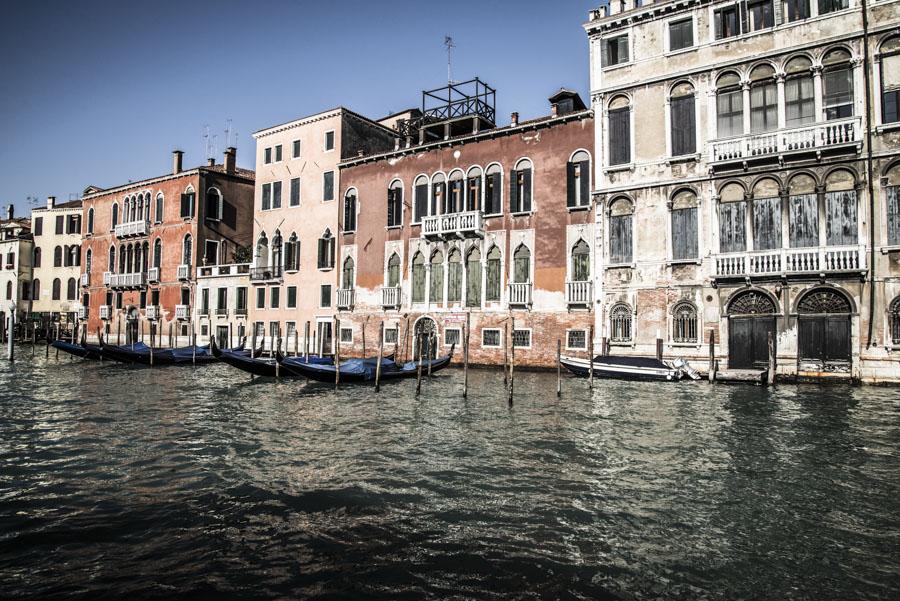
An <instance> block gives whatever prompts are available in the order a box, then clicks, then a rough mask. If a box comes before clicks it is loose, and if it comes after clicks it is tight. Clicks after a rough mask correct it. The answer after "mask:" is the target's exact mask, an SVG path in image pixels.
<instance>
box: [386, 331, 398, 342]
mask: <svg viewBox="0 0 900 601" xmlns="http://www.w3.org/2000/svg"><path fill="white" fill-rule="evenodd" d="M384 343H385V344H397V328H385V329H384Z"/></svg>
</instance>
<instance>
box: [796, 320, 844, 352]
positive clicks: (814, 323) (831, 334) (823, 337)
mask: <svg viewBox="0 0 900 601" xmlns="http://www.w3.org/2000/svg"><path fill="white" fill-rule="evenodd" d="M799 321H800V323H799V339H800V344H799V352H800V359H801V360H802V361H820V362H822V363H824V362H825V361H850V317H849V316H846V315H801V316H800V318H799Z"/></svg>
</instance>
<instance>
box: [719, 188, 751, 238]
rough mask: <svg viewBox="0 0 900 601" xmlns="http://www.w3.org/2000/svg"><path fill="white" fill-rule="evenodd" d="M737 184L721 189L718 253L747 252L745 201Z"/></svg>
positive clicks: (741, 189)
mask: <svg viewBox="0 0 900 601" xmlns="http://www.w3.org/2000/svg"><path fill="white" fill-rule="evenodd" d="M744 196H745V195H744V189H743V188H742V187H741V186H739V185H738V184H727V185H726V186H724V187H723V188H722V191H721V193H720V197H721V198H720V202H719V252H722V253H733V252H744V251H745V250H747V201H746V200H745V198H744Z"/></svg>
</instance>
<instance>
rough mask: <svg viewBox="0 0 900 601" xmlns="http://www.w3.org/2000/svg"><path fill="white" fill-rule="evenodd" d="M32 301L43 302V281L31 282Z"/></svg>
mask: <svg viewBox="0 0 900 601" xmlns="http://www.w3.org/2000/svg"><path fill="white" fill-rule="evenodd" d="M31 300H34V301H36V300H41V281H40V280H34V281H32V282H31Z"/></svg>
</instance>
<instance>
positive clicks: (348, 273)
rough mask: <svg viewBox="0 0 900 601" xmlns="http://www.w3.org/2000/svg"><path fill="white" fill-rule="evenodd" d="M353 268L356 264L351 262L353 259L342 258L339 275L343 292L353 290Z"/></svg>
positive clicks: (349, 257) (348, 257)
mask: <svg viewBox="0 0 900 601" xmlns="http://www.w3.org/2000/svg"><path fill="white" fill-rule="evenodd" d="M355 266H356V264H355V263H354V261H353V257H351V256H347V257H346V258H344V264H343V268H342V273H341V282H342V287H343V288H344V289H345V290H353V288H354V284H355V282H356V277H355V272H356V269H355Z"/></svg>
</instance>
